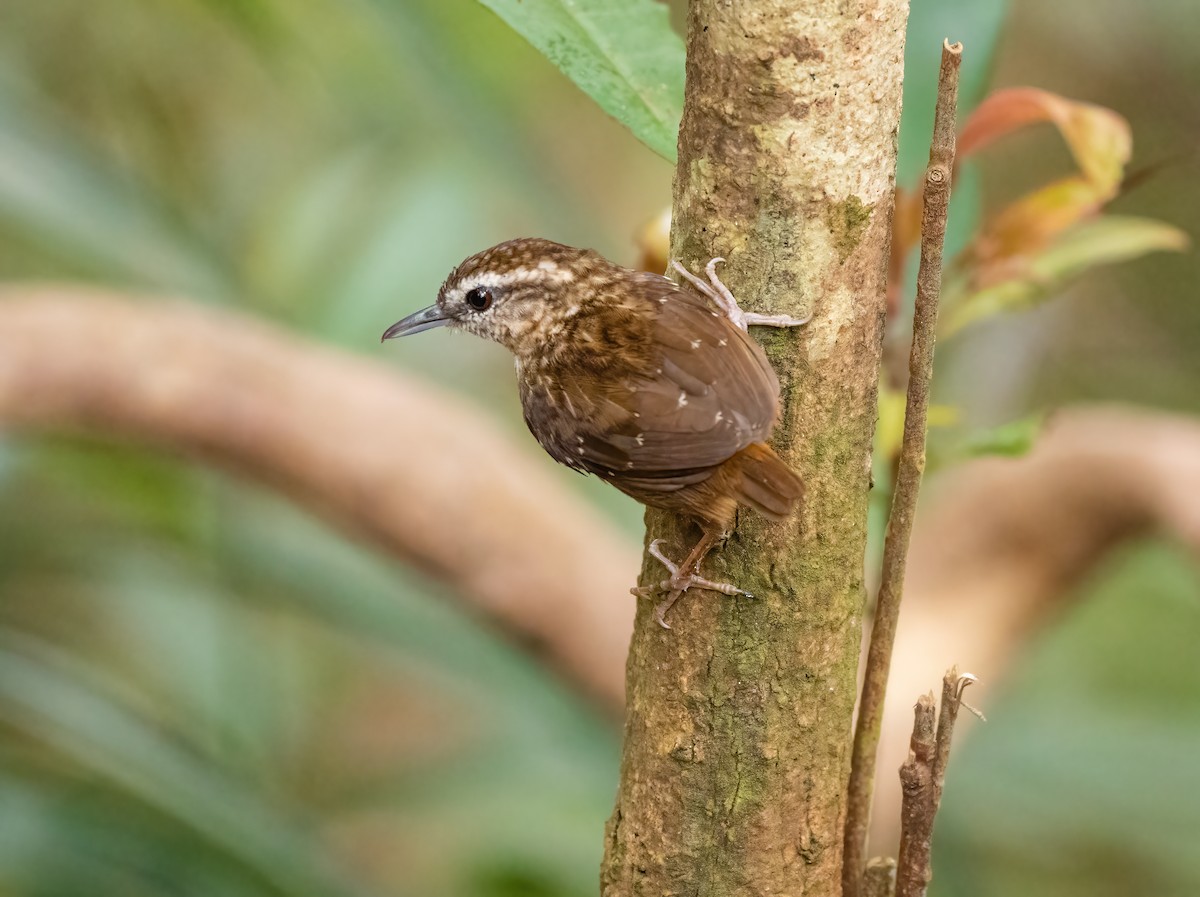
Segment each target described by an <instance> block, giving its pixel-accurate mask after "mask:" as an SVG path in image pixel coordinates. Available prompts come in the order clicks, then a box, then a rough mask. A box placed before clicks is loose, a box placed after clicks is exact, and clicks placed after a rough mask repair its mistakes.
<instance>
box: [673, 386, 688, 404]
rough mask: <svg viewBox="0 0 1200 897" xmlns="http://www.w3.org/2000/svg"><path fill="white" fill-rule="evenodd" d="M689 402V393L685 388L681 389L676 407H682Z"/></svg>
mask: <svg viewBox="0 0 1200 897" xmlns="http://www.w3.org/2000/svg"><path fill="white" fill-rule="evenodd" d="M686 404H687V393H686V392H684V391H683V390H680V391H679V401H678V402H676V403H675V407H676V408H682V407H683V406H684V405H686Z"/></svg>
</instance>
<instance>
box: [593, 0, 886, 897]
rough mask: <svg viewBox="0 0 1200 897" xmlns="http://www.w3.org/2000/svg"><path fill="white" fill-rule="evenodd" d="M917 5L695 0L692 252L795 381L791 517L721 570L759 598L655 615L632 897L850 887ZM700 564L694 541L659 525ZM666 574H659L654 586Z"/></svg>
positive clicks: (620, 834) (618, 813) (643, 657)
mask: <svg viewBox="0 0 1200 897" xmlns="http://www.w3.org/2000/svg"><path fill="white" fill-rule="evenodd" d="M906 14H907V3H906V2H904V0H807V2H802V3H796V2H795V0H738V2H736V3H729V2H725V0H692V2H691V4H690V8H689V13H688V39H687V49H688V62H687V66H688V68H687V93H686V100H685V109H684V119H683V124H682V127H681V130H680V135H679V166H678V169H677V171H676V180H675V207H674V229H673V233H672V249H673V254H674V257H675V258H677V259H679V260H680V261H682V262H683V263H684V264H686V265H688V266H689V267H691V268H693V269H696V268H698V267H702V266H703V263H704V262H706V261H707V260H708V259H709V258H710V257H713V256H717V255H721V256H725V257H726V258H727V259H728V262H727V264H726V266H725V267H724V268H723V270H722V274H723V277H724V279H725V282H726V283H727V284H728V285H729V286H730V287H731V288H732V289H733V292H734V294H735V295H737V296H738V297H739V299H740V301H741V303H742V306H743V307H744V308H747V309H750V310H754V311H767V312H772V313H788V314H792V315H796V316H803V315H805V314H807V313H808V312H810V311H811V312H812V313H813V319H812V321H811V323H809V324H808V325H807V326H806V327H804V328H801V329H799V330H793V331H762V332H756V336H759V337H760V338H761V339H762V340H763V342H764V344H765V346H766V348H767V351H768V354H769V355H770V357H771V360H772V362H773V363H774V364H775V367H776V370H777V371H778V372H779V377H780V381H781V383H782V384H783V393H784V398H783V413H782V417H781V421H780V424H779V426H778V428H777V430H776V433H775V438H774V444H775V447H776V449H777V450H778V451H779V452H780V454H781V455H782V456H783V457H784V458H785V459H787V460H788V461H789V463H791V464H792V465H793V466H794V467H795V468H796V470H798V471H799V472H800V473H801V474H802V475H803V476H804V478H805V481H806V483H807V490H808V491H807V497H806V499H805V503H804V506H803V508H802V510H801V512H800V513H799V514H798V515H797V516H796V517H795V518H794V519H793V520H792V521H790V522H788V523H786V524H781V525H774V526H773V525H770V524H767V523H765V522H764V521H763V520H761V519H759V518H757V517H756V516H755V515H753V514H749V513H748V514H745V515H743V516H742V517H741V518H740V519H739V521H738V526H737V527H736V529H735V531H734V533H733V534H732V536H731V537H730V539H729V541H728V542H727V543H726V545H725V546H724V548H723V549H721V550H719V551H717V552H715V553H714V554H713V556H712V557H711V558H710V560H709V561H708V563H707V564H706V566H705V573H706V574H707V575H709V576H711V577H714V578H718V579H727V580H730V581H733V582H736V583H737V584H738V585H741V586H743V587H745V588H747V589H749V590H750V591H751V592H753V593H754V594H755V595H757V596H758V598H757V599H756V600H748V599H740V598H739V599H729V598H724V597H722V596H719V595H715V594H713V593H709V592H697V593H694V594H689V595H685V596H684V598H683V599H682V600H681V601H679V602H678V603H677V604H676V605H675V607H674V608H673V609H672V611H671V615H670V617H669V620H670V623H671V625H672V626H673V627H674V628H673V629H672V630H670V631H667V630H664V629H662V628H660V627H659V626H658V624H657V623H656V622H655V620H654V615H653V602H652V601H645V602H642V605H641V606H640V607H639V610H638V615H637V621H636V625H635V631H634V636H633V642H632V645H631V647H630V654H629V663H628V669H627V685H626V688H627V715H626V722H625V743H624V755H623V759H622V765H621V783H620V790H619V792H618V795H617V803H616V808H615V810H614V811H613V816H612V818H611V819H610V821H609V824H608V829H607V838H606V845H605V858H604V864H603V869H602V873H601V885H602V891H603V894H604V895H605V897H622V895H654V897H660V895H676V894H678V895H714V897H715V895H744V894H745V895H748V894H756V895H757V894H772V895H800V894H811V895H834V894H836V893H837V892H838V890H839V888H840V864H841V845H842V835H841V825H842V820H843V815H844V802H845V793H846V778H847V774H848V764H849V756H850V752H849V740H850V721H851V713H852V710H853V706H854V691H855V689H854V685H855V670H856V665H857V661H858V651H859V642H860V635H861V632H860V630H861V613H862V607H863V598H864V589H863V554H864V550H865V546H866V517H867V493H868V489H869V476H870V459H871V434H872V430H873V427H874V422H875V413H876V385H877V380H878V370H879V355H880V346H881V338H882V325H883V316H884V293H885V276H886V269H887V255H888V243H889V237H890V228H891V203H892V189H893V178H894V170H895V149H896V147H895V143H896V129H897V125H898V123H899V114H900V89H901V82H902V70H903V69H902V60H903V48H904V26H905V20H906ZM647 531H648V533H647V537H648V538H664V539H665V540H666V544H667V546H668V547H669V548H668V550H669V551H670V553H672V554H674V555H675V556H677V557H682V556H683V554H685V553H686V549H687V548H688V547H689V546H690V545H691V544H692V542H693V541H694V540H695V539H696V538H697V537H698V535H699V533H698V531H697V530H696V529H695V528H694V527H692V526H690V525H688V524H686V522H684V521H680V520H677V519H675V518H672V517H671V516H669V515H666V514H662V513H658V512H650V513H648V514H647ZM662 579H663V571H662V569H661V568H660V567H659V566H658V564H657V562H656V561H653V560H648V561H647V562H646V565H645V567H644V569H643V575H642V582H643V583H644V584H645V583H655V582H659V581H661V580H662Z"/></svg>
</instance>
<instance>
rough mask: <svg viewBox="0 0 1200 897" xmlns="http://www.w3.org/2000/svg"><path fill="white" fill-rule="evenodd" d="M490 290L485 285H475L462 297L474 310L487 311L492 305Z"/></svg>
mask: <svg viewBox="0 0 1200 897" xmlns="http://www.w3.org/2000/svg"><path fill="white" fill-rule="evenodd" d="M492 298H493V297H492V291H491V290H489V289H488V288H487V287H475V289H473V290H470V291H468V293H467V295H466V296H464V297H463V299H464V300H465V301H466V303H467V305H469V306H471V308H473V309H475V311H487V310H488V309H489V308H490V307H491V305H492Z"/></svg>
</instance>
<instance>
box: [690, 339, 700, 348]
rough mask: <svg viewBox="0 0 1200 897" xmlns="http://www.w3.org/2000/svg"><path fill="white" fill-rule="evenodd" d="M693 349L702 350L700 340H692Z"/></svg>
mask: <svg viewBox="0 0 1200 897" xmlns="http://www.w3.org/2000/svg"><path fill="white" fill-rule="evenodd" d="M692 348H693V349H699V348H700V340H698V339H694V340H692Z"/></svg>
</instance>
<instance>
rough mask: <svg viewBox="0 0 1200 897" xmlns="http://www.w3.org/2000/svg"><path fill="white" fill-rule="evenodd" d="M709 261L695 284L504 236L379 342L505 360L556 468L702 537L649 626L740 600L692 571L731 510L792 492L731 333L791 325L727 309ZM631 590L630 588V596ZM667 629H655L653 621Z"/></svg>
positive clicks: (785, 500) (764, 395) (766, 393)
mask: <svg viewBox="0 0 1200 897" xmlns="http://www.w3.org/2000/svg"><path fill="white" fill-rule="evenodd" d="M721 261H723V260H722V259H713V260H712V261H711V262H709V264H708V266H707V268H706V271H707V274H708V282H707V283H706V282H705V281H703V280H701V279H700V278H698V277H696V276H695V275H693V274H691V273H690V272H689V271H687V270H686V269H685V268H683V267H682V266H681V265H679V264H678V263H675V262H673V263H672V267H673V268H674V269H675V270H676V271H677V272H678V273H679V274H680V275H681V276H683V277H684V278H685V279H686V280H687V281H688V282H689V283H691V284H692V285H693V286H694V287H695V288H696V290H697V292H694V291H692V290H690V289H686V288H683V287H681V286H680V285H679V284H676V283H675V282H674V281H672V280H670V279H668V278H666V277H663V276H661V275H658V274H649V273H646V272H642V271H632V270H630V269H628V268H622V267H621V266H619V265H615V264H613V263H612V262H610V261H608V260H606V259H604V258H602V257H601V256H600V255H598V254H597V253H595V252H592V251H590V250H583V249H575V248H573V247H570V246H564V245H562V244H560V243H552V242H550V241H549V240H540V239H533V238H527V239H518V240H510V241H508V242H507V243H501V244H500V245H498V246H493V247H492V248H491V249H486V250H484V251H483V252H480V253H478V254H476V255H473V256H471V257H470V258H468V259H467V260H466V261H464V262H463V263H462V264H461V265H459V266H458V267H457V268H455V269H454V271H453V272H451V274H450V276H449V277H448V278H446V282H445V283H443V284H442V287H441V289H440V290H439V291H438V296H437V303H436V304H435V305H431V306H429V307H428V308H425V309H422V310H421V311H418V312H416V313H415V314H412V315H409V316H408V317H407V318H405V319H404V320H402V321H399V322H397V323H396V324H393V325H392V326H391V327H389V328H388V329H387V331H386V332H385V333H384V334H383V339H385V340H387V339H392V338H394V337H398V336H407V335H409V334H412V333H420V332H421V331H423V330H429V329H431V328H434V327H442V326H449V327H452V328H456V329H460V330H465V331H467V332H469V333H474V334H475V335H477V336H481V337H484V338H485V339H490V340H494V341H495V342H497V343H500V345H502V346H504V347H505V348H507V349H508V350H509V351H511V352H512V353H513V355H514V356H515V359H516V368H517V381H518V384H519V388H520V395H521V404H522V406H523V407H524V411H525V423H526V424H527V425H528V426H529V429H530V431H531V432H532V433H533V435H534V437H535V438H536V439H537V441H538V442H540V443H541V445H542V447H543V448H544V449H545V450H546V451H547V452H549V453H550V456H551V457H553V458H554V459H555V460H556V461H559V462H561V463H562V464H566V465H567V466H568V467H573V468H575V469H576V470H579V471H584V472H587V473H594V474H596V475H597V476H599V477H601V478H602V479H605V480H607V481H608V482H610V483H612V484H613V485H614V486H616V487H617V488H618V489H620V490H621V491H622V492H624V493H625V494H626V495H630V496H632V497H633V498H635V499H637V500H638V501H640V502H642V503H643V504H646V505H650V506H652V507H656V508H664V509H666V510H668V511H674V512H676V513H679V514H683V515H686V516H688V517H691V518H692V519H693V520H694V521H695V522H696V523H697V524H698V525H699V526H700V529H701V530H702V531H703V535H702V536H701V538H700V540H699V541H698V542H697V543H696V545H695V546H694V547H693V548H692V550H691V552H690V553H689V554H688V555H687V557H686V558H685V559H684V561H683V563H682V564H678V565H676V564H675V563H673V562H672V561H671V560H670V559H668V558H667V556H666V555H665V554H664V553H663V552H662V550H661V546H660V544H659V542H660V540H655V541H654V542H652V543H651V545H650V552H651V553H652V554H653V555H654V556H655V557H656V558H658V560H659V561H661V562H662V564H663V565H664V566H665V567H666V568H667V570H668V571H669V573H670V576H669V578H668V579H666V580H665V581H664V582H663V583H661V585H660V586H659V588H661V589H663V590H664V591H666V592H667V597H666V599H665V600H664V601H663V602H662V603H660V604H659V606H658V608H657V611H656V614H657V618H658V621H659V622H660V623H662V625H663V626H667V624H666V622H665V619H664V614H665V613H666V611H667V610H668V609H669V608H670V606H671V605H672V604H673V603H674V602H675V601H676V600H677V599H678V598H679V596H680V595H681V594H682V593H683V592H685V591H686V590H687V589H689V588H691V587H697V588H705V589H713V590H715V591H718V592H723V593H724V594H727V595H737V594H742V595H749V593H748V592H745V591H744V590H742V589H739V588H738V587H736V586H733V585H730V584H728V583H718V582H712V581H710V580H707V579H704V578H702V577H701V576H700V574H699V570H700V563H701V561H702V560H703V559H704V557H705V555H707V554H708V552H709V551H710V550H711V549H712V547H713V546H714V545H715V544H716V543H717V542H718V541H719V540H720V539H721V538H722V537H723V536H724V533H725V531H726V530H727V529H728V528H729V527H730V526H731V524H732V523H733V520H734V515H735V514H736V512H737V509H738V507H739V506H742V505H744V506H746V507H750V508H753V509H754V510H755V511H758V512H759V513H760V514H762V515H764V516H765V517H767V518H769V519H771V520H775V521H779V520H783V519H784V518H785V517H786V516H787V515H788V514H790V513H791V512H792V510H793V509H794V508H795V507H796V504H797V502H799V500H800V498H801V496H802V495H803V491H804V489H803V483H802V482H801V480H800V477H799V476H798V475H797V474H796V473H795V472H794V471H792V470H791V468H789V467H788V466H787V465H786V464H785V463H784V462H783V461H782V460H781V459H780V458H779V456H778V455H776V454H775V452H774V451H773V450H772V449H771V448H770V447H769V446H768V445H767V444H766V440H767V438H768V437H769V436H770V435H771V430H772V429H773V428H774V426H775V422H776V418H777V416H778V414H779V381H778V379H776V377H775V372H774V371H773V370H772V369H771V365H770V363H769V362H768V361H767V357H766V355H765V354H764V353H763V350H762V349H761V348H760V347H759V345H758V343H756V342H755V341H754V340H753V339H751V338H750V336H749V334H748V333H747V331H746V328H747V325H750V324H762V325H768V326H773V327H790V326H796V325H799V324H803V323H805V321H804V320H797V319H793V318H788V317H786V316H782V315H775V316H769V315H756V314H752V313H746V312H743V311H742V310H741V309H740V308H739V307H738V305H737V302H736V301H735V300H734V298H733V296H732V295H731V294H730V293H729V291H728V290H727V289H726V288H725V286H724V284H722V283H721V281H720V280H719V279H718V278H717V275H716V265H717V263H719V262H721ZM634 592H635V594H642V593H641V592H640V591H639V590H636V589H635V590H634ZM667 628H670V627H667Z"/></svg>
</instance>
